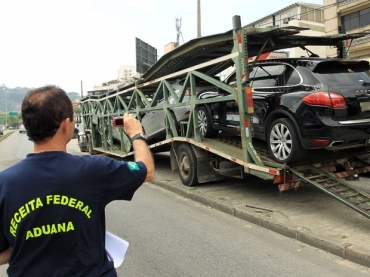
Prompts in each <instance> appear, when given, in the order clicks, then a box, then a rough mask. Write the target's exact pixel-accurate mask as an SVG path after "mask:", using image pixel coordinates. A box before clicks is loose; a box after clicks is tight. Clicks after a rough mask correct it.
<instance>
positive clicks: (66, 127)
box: [62, 118, 71, 134]
mask: <svg viewBox="0 0 370 277" xmlns="http://www.w3.org/2000/svg"><path fill="white" fill-rule="evenodd" d="M70 122H71V121H70V120H69V118H66V119H64V120H63V121H62V130H63V133H66V134H68V132H69V130H70V128H69V125H70Z"/></svg>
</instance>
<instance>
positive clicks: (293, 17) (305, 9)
mask: <svg viewBox="0 0 370 277" xmlns="http://www.w3.org/2000/svg"><path fill="white" fill-rule="evenodd" d="M285 26H295V27H302V28H309V30H303V31H301V32H300V35H307V36H324V35H325V27H324V7H323V5H317V4H310V3H302V2H298V3H294V4H292V5H289V6H287V7H285V8H283V9H281V10H278V11H276V12H275V13H273V14H270V15H268V16H265V17H263V18H261V19H259V20H257V21H254V22H252V23H250V24H248V25H247V27H259V28H267V27H272V28H273V27H285ZM307 48H308V49H309V50H310V51H311V52H313V53H315V54H317V55H318V56H320V57H326V49H325V47H323V46H311V47H307ZM286 52H287V53H288V57H301V56H305V57H307V56H309V55H310V53H307V51H305V50H303V49H301V48H299V47H296V48H291V49H287V50H286Z"/></svg>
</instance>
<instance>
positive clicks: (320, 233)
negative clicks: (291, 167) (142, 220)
mask: <svg viewBox="0 0 370 277" xmlns="http://www.w3.org/2000/svg"><path fill="white" fill-rule="evenodd" d="M68 151H69V152H70V153H72V154H77V155H80V154H81V152H80V151H79V148H78V145H77V140H75V139H74V140H72V141H71V142H70V143H69V145H68ZM85 154H86V153H85ZM154 158H155V164H156V169H155V171H156V173H155V174H156V175H155V176H156V177H155V179H154V180H153V181H152V182H151V184H152V185H157V186H160V187H163V188H165V189H167V190H170V191H172V192H174V193H176V194H178V195H181V196H182V197H186V198H189V199H192V200H194V201H197V202H199V203H202V204H204V205H207V206H209V207H211V208H214V209H217V210H219V211H221V212H225V213H227V214H230V215H232V216H235V217H237V218H240V219H243V220H246V221H248V222H251V223H254V224H257V225H259V226H261V227H264V228H266V229H269V230H271V231H274V232H276V233H279V234H281V235H284V236H286V237H289V238H292V239H295V240H298V241H301V242H303V243H306V244H309V245H312V246H314V247H316V248H319V249H322V250H324V251H327V252H330V253H332V254H334V255H337V256H340V257H342V258H343V259H347V260H350V261H352V262H355V263H358V264H361V265H364V266H367V267H370V235H369V230H370V219H369V218H366V217H365V216H363V215H361V214H359V213H357V212H355V211H354V210H352V209H350V208H348V207H347V206H345V205H343V204H341V203H340V202H338V201H337V200H335V199H334V198H332V197H330V196H329V195H327V194H325V193H323V192H321V191H320V190H318V189H317V188H315V187H313V186H305V187H302V188H299V189H297V190H291V191H286V192H283V193H282V194H279V192H278V189H277V187H276V185H273V184H272V183H271V181H264V180H261V179H258V178H256V177H254V176H250V177H249V178H248V179H247V180H244V181H242V180H237V179H228V180H223V181H222V182H212V183H207V184H201V185H199V186H197V187H186V186H184V185H183V184H182V183H181V181H180V179H179V177H178V175H177V172H171V168H170V163H169V155H168V154H167V153H161V154H155V155H154ZM360 178H361V179H362V181H361V182H362V184H365V185H367V184H369V186H370V182H368V181H369V180H368V178H370V175H364V176H361V177H360ZM356 182H359V181H354V182H353V184H354V185H356Z"/></svg>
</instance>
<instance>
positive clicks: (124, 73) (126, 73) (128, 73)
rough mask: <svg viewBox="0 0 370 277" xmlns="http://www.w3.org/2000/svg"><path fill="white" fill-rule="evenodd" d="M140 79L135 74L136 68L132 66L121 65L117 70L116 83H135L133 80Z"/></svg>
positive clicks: (136, 73) (138, 75)
mask: <svg viewBox="0 0 370 277" xmlns="http://www.w3.org/2000/svg"><path fill="white" fill-rule="evenodd" d="M138 77H140V74H139V73H138V72H136V67H135V66H132V65H122V66H120V68H119V69H118V81H119V83H120V84H129V83H133V82H135V78H138Z"/></svg>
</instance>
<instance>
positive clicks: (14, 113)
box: [8, 112, 18, 115]
mask: <svg viewBox="0 0 370 277" xmlns="http://www.w3.org/2000/svg"><path fill="white" fill-rule="evenodd" d="M8 115H18V112H9V113H8Z"/></svg>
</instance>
